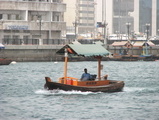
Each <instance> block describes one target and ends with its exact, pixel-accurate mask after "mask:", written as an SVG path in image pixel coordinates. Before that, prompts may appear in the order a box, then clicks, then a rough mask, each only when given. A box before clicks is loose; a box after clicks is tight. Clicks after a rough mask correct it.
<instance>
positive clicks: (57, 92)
mask: <svg viewBox="0 0 159 120" xmlns="http://www.w3.org/2000/svg"><path fill="white" fill-rule="evenodd" d="M35 93H36V94H39V95H90V94H99V93H102V92H96V93H94V92H81V91H75V90H72V91H64V90H58V89H57V90H37V91H35Z"/></svg>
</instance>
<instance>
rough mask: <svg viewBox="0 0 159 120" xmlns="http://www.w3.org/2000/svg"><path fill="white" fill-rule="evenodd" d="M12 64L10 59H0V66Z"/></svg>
mask: <svg viewBox="0 0 159 120" xmlns="http://www.w3.org/2000/svg"><path fill="white" fill-rule="evenodd" d="M11 62H12V60H10V59H4V58H0V65H9V64H10V63H11Z"/></svg>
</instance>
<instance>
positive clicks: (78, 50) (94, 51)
mask: <svg viewBox="0 0 159 120" xmlns="http://www.w3.org/2000/svg"><path fill="white" fill-rule="evenodd" d="M57 53H58V54H64V53H65V65H64V77H61V78H59V80H58V82H53V81H52V80H51V79H50V78H49V77H45V80H46V83H45V85H44V88H46V89H48V90H54V89H60V90H65V91H70V90H77V91H91V92H119V91H122V89H123V87H124V82H123V81H115V80H109V79H108V75H104V76H101V69H102V65H101V60H102V57H103V56H106V55H108V54H109V52H108V51H107V50H106V49H105V48H104V47H103V46H101V45H96V44H93V45H88V44H87V45H81V44H78V45H76V44H68V45H66V46H64V47H63V48H61V49H60V50H59V51H57ZM70 54H71V55H80V56H84V57H93V58H96V59H98V76H97V75H94V76H95V77H94V76H93V75H92V76H93V77H92V79H89V80H87V81H81V80H80V79H78V78H74V77H68V76H67V62H68V55H70ZM96 76H97V78H96Z"/></svg>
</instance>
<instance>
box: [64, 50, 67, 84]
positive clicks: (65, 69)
mask: <svg viewBox="0 0 159 120" xmlns="http://www.w3.org/2000/svg"><path fill="white" fill-rule="evenodd" d="M67 62H68V52H67V48H65V65H64V84H66V79H67Z"/></svg>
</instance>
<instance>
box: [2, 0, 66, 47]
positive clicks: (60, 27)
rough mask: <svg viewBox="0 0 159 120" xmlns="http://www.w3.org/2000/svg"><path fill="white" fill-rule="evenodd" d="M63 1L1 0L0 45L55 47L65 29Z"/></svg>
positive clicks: (64, 6) (64, 5)
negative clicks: (53, 44)
mask: <svg viewBox="0 0 159 120" xmlns="http://www.w3.org/2000/svg"><path fill="white" fill-rule="evenodd" d="M65 11H66V4H64V3H63V0H0V43H3V44H39V45H42V44H52V43H53V42H56V41H55V40H54V41H53V39H61V38H62V35H63V34H64V32H65V30H66V23H65V22H64V12H65Z"/></svg>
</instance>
